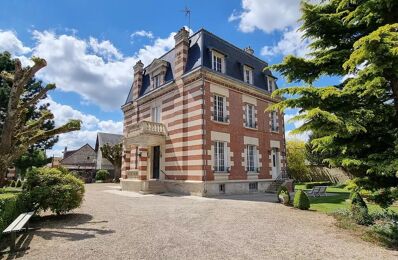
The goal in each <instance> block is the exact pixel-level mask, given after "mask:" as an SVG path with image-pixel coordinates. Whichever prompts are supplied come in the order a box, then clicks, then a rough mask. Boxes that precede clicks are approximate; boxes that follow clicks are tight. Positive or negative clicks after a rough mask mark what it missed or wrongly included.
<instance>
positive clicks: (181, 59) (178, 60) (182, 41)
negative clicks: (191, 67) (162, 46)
mask: <svg viewBox="0 0 398 260" xmlns="http://www.w3.org/2000/svg"><path fill="white" fill-rule="evenodd" d="M174 40H175V61H174V71H175V78H179V77H181V76H182V74H184V72H185V66H186V64H187V59H188V48H189V32H188V31H187V30H186V29H185V28H184V27H183V28H181V29H180V30H179V31H178V33H177V34H176V35H175V36H174Z"/></svg>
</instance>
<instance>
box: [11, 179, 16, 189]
mask: <svg viewBox="0 0 398 260" xmlns="http://www.w3.org/2000/svg"><path fill="white" fill-rule="evenodd" d="M10 187H11V188H15V181H14V180H12V181H11V182H10Z"/></svg>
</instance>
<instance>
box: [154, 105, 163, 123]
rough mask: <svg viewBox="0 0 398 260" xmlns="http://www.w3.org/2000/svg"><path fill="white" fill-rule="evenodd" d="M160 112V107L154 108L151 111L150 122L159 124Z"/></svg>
mask: <svg viewBox="0 0 398 260" xmlns="http://www.w3.org/2000/svg"><path fill="white" fill-rule="evenodd" d="M161 114H162V111H161V109H160V106H154V107H152V109H151V116H152V122H155V123H160V121H161Z"/></svg>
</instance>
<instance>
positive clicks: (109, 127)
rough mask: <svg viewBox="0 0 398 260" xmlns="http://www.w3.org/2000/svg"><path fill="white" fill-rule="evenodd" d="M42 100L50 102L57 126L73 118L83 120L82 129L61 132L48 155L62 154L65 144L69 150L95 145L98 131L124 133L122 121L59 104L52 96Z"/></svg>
mask: <svg viewBox="0 0 398 260" xmlns="http://www.w3.org/2000/svg"><path fill="white" fill-rule="evenodd" d="M42 102H43V103H49V104H50V109H51V111H52V112H53V114H54V121H55V125H56V126H60V125H63V124H65V123H66V122H67V121H68V120H69V119H71V118H73V119H80V120H82V122H83V124H82V128H81V130H80V131H75V132H71V133H66V134H61V135H60V136H59V141H58V143H57V144H56V145H55V146H54V147H53V149H52V150H48V151H47V155H48V156H53V155H55V156H62V153H61V152H62V151H63V150H64V147H65V146H66V147H68V150H74V149H77V148H80V147H81V146H82V145H84V144H86V143H88V144H90V145H91V146H93V147H94V145H95V140H96V137H97V132H106V133H114V134H122V132H123V122H122V121H113V120H100V119H98V118H97V117H96V116H94V115H90V114H85V113H82V112H80V111H78V110H76V109H74V108H72V107H70V106H67V105H63V104H59V103H57V102H55V101H54V100H53V99H52V98H51V97H48V98H47V99H46V100H44V101H42Z"/></svg>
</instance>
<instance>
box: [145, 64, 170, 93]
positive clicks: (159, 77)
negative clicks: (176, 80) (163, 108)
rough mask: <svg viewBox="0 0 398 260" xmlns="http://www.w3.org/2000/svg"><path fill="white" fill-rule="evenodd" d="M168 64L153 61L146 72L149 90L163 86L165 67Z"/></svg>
mask: <svg viewBox="0 0 398 260" xmlns="http://www.w3.org/2000/svg"><path fill="white" fill-rule="evenodd" d="M168 66H169V63H168V62H167V61H164V60H161V59H154V60H153V61H152V63H151V64H150V65H149V66H148V67H147V69H146V71H147V73H148V75H149V78H150V81H151V88H152V89H154V88H157V87H159V86H161V85H163V84H164V78H165V75H166V71H167V67H168Z"/></svg>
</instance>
